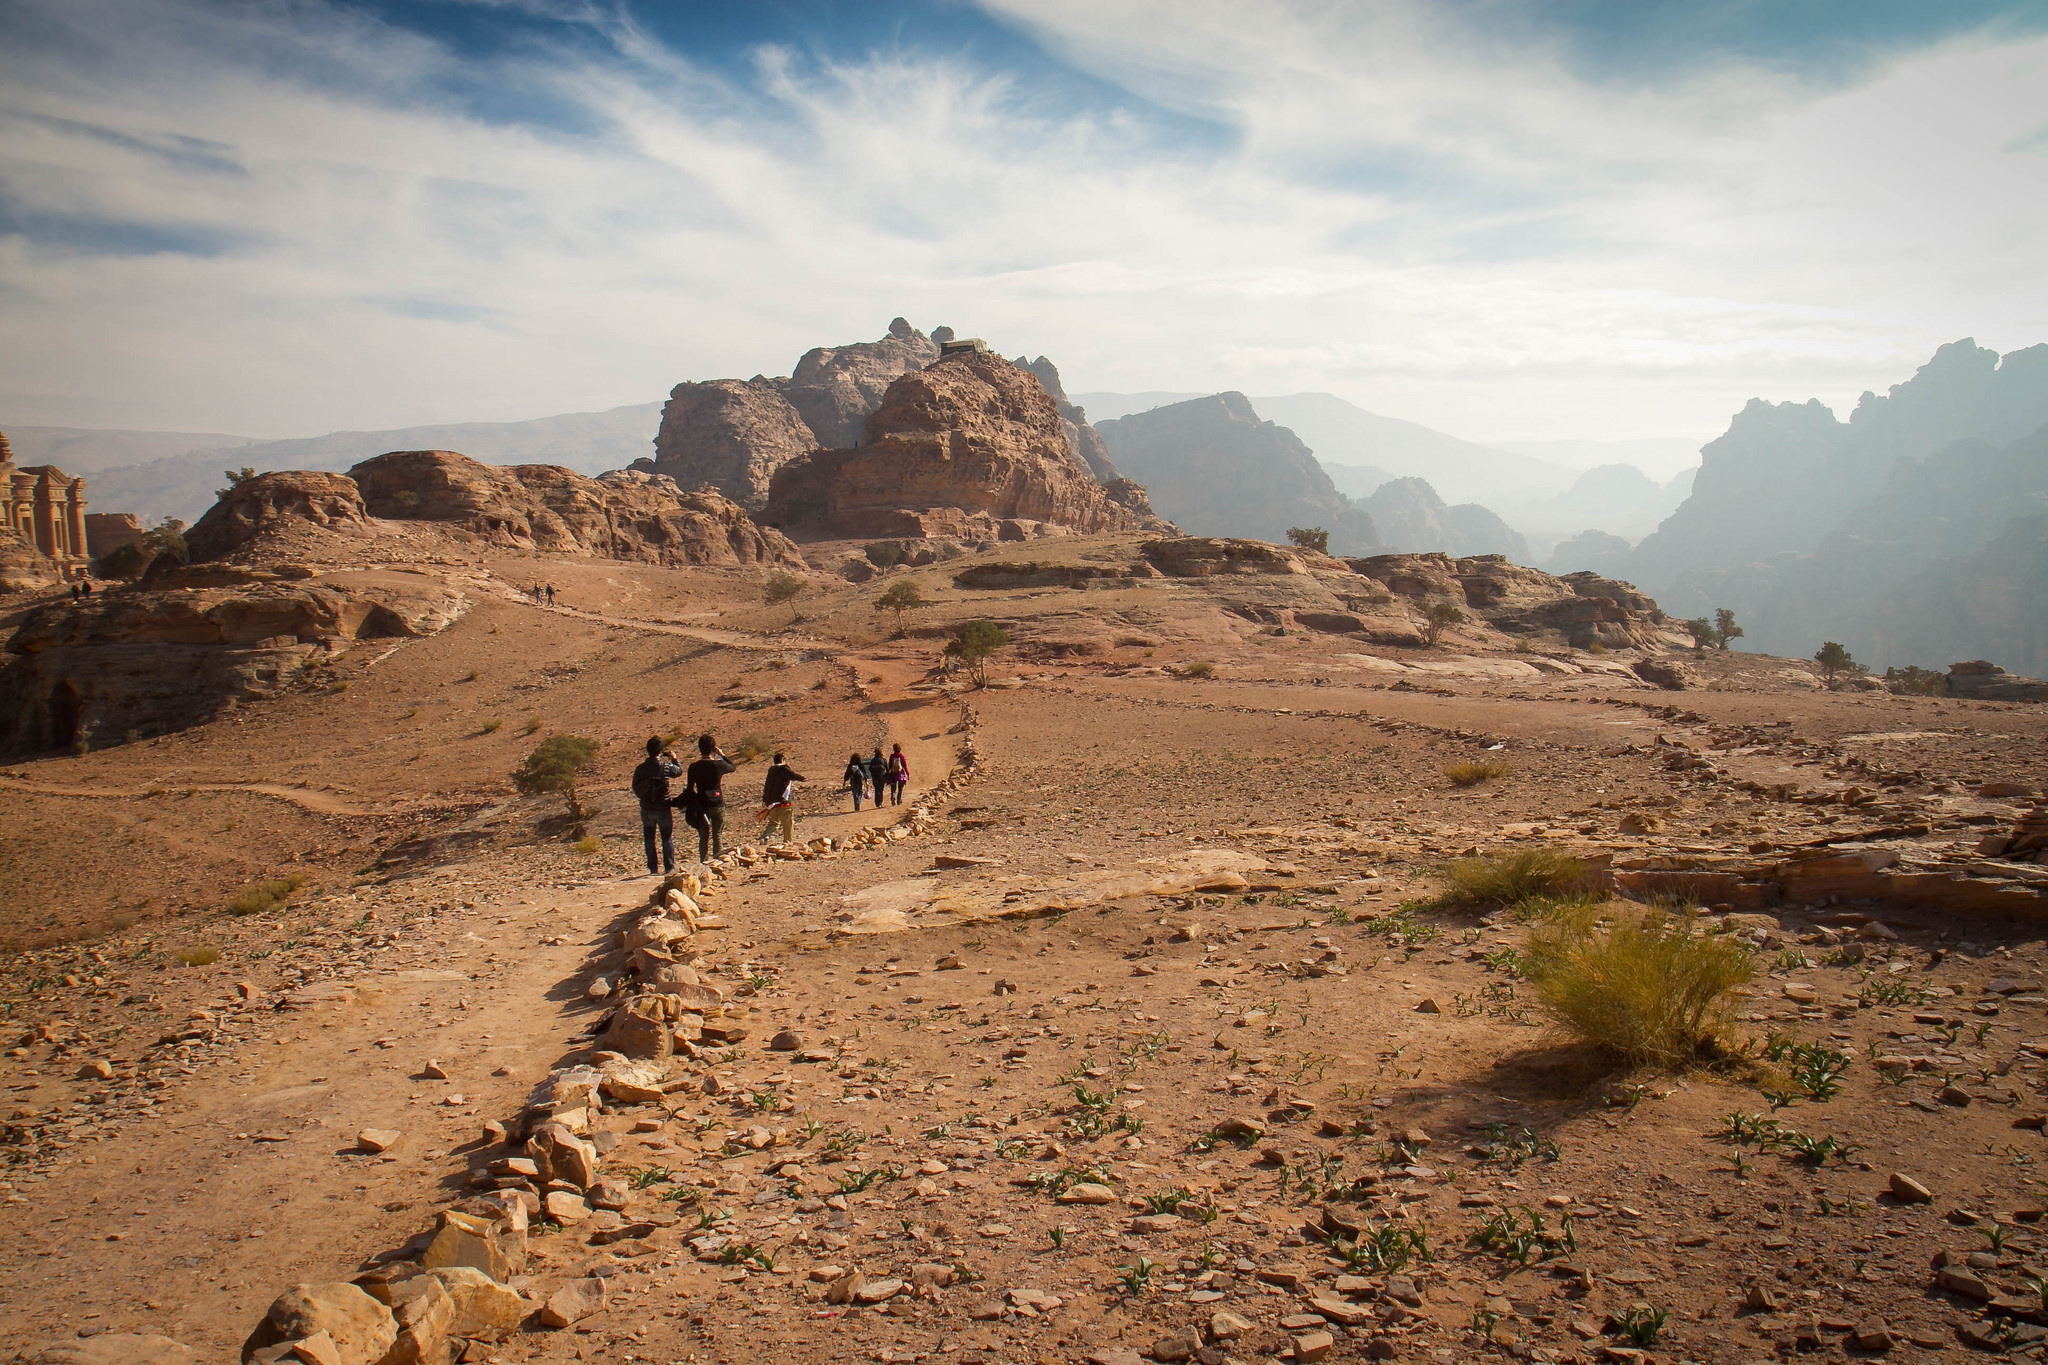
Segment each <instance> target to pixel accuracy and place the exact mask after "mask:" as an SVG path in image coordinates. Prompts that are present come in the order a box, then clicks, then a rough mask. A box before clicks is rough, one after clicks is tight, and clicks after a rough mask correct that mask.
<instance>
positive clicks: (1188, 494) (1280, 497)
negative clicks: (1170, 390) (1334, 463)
mask: <svg viewBox="0 0 2048 1365" xmlns="http://www.w3.org/2000/svg"><path fill="white" fill-rule="evenodd" d="M1100 430H1101V432H1102V439H1103V441H1104V442H1105V443H1106V444H1107V446H1108V449H1109V452H1110V454H1111V455H1112V456H1113V457H1114V458H1115V459H1116V461H1117V463H1118V465H1119V466H1120V467H1121V468H1122V469H1123V470H1124V471H1126V472H1127V473H1128V474H1129V475H1130V476H1131V477H1132V478H1134V479H1136V480H1137V481H1138V482H1140V483H1142V484H1143V485H1144V486H1145V488H1146V489H1147V491H1148V492H1149V493H1150V495H1151V498H1152V503H1153V505H1154V506H1155V507H1157V508H1158V510H1159V514H1160V515H1161V516H1164V517H1167V518H1169V519H1171V520H1172V521H1173V522H1174V523H1175V524H1176V525H1178V526H1180V527H1182V528H1183V529H1185V530H1186V531H1188V532H1189V533H1190V534H1194V535H1207V536H1252V537H1256V538H1258V539H1260V540H1269V541H1276V542H1284V541H1285V540H1286V539H1287V531H1288V529H1289V528H1290V527H1295V526H1301V527H1317V526H1320V527H1322V528H1323V529H1324V530H1326V531H1328V532H1329V533H1330V547H1331V548H1332V549H1333V550H1335V551H1337V552H1338V553H1340V554H1356V553H1359V552H1361V551H1369V550H1376V549H1379V548H1380V546H1381V542H1380V537H1379V534H1378V533H1377V531H1376V530H1375V529H1374V525H1373V520H1372V518H1371V517H1370V516H1368V515H1366V514H1365V513H1363V512H1361V511H1359V510H1358V508H1357V507H1355V506H1354V505H1353V504H1352V502H1351V500H1350V499H1348V498H1346V497H1345V496H1344V495H1343V494H1342V493H1339V492H1338V491H1337V488H1336V485H1334V484H1332V483H1331V482H1330V476H1329V475H1327V474H1325V473H1324V472H1323V468H1322V466H1321V465H1319V464H1317V463H1316V460H1315V456H1314V455H1313V454H1312V453H1310V451H1309V448H1308V447H1307V446H1305V445H1303V444H1302V443H1301V441H1300V440H1299V439H1297V438H1296V437H1295V435H1294V433H1293V432H1291V431H1289V430H1288V429H1287V428H1285V427H1281V426H1275V425H1274V424H1273V423H1271V422H1266V421H1262V420H1260V418H1259V415H1258V413H1256V412H1255V411H1253V410H1252V405H1251V403H1250V401H1249V400H1248V399H1246V398H1245V396H1244V395H1243V394H1241V393H1219V394H1212V395H1210V396H1209V397H1206V398H1194V399H1190V400H1188V401H1187V402H1184V403H1173V404H1170V405H1168V406H1166V407H1162V408H1154V409H1152V410H1151V411H1149V412H1140V413H1134V414H1132V415H1131V416H1129V417H1119V418H1117V419H1116V420H1114V421H1110V422H1104V423H1103V424H1102V426H1101V428H1100Z"/></svg>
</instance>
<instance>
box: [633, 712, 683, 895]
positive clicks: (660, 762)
mask: <svg viewBox="0 0 2048 1365" xmlns="http://www.w3.org/2000/svg"><path fill="white" fill-rule="evenodd" d="M682 775H683V764H682V760H680V759H678V758H677V757H676V756H675V754H674V752H673V751H671V750H670V749H669V748H668V747H667V746H666V745H664V744H663V743H662V742H661V740H660V739H659V738H658V737H657V738H655V739H650V740H648V741H647V758H646V760H645V761H644V762H642V763H641V764H640V766H639V767H637V768H635V769H633V795H634V796H636V797H638V798H639V799H640V836H641V840H642V842H643V843H645V844H646V845H647V875H648V876H650V877H652V876H654V875H655V874H656V873H657V872H673V871H675V870H676V845H675V840H674V838H672V837H671V836H672V835H673V834H674V832H675V815H674V814H673V813H672V812H671V810H670V806H669V799H668V781H669V779H670V778H672V777H681V776H682ZM657 831H659V832H660V834H661V865H660V866H659V867H657V866H656V865H655V862H654V836H655V833H656V832H657Z"/></svg>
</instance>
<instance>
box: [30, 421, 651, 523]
mask: <svg viewBox="0 0 2048 1365" xmlns="http://www.w3.org/2000/svg"><path fill="white" fill-rule="evenodd" d="M660 424H661V404H660V403H636V404H633V405H631V406H628V407H623V408H612V409H611V410H610V411H608V412H572V413H564V414H562V415H561V416H558V417H539V418H535V419H533V420H531V421H526V422H458V423H451V424H446V425H440V426H424V427H399V428H397V429H395V430H391V431H336V432H330V433H329V434H328V435H325V436H312V437H306V438H303V439H298V440H288V441H252V440H250V439H249V438H247V437H243V436H224V435H220V434H217V433H197V432H174V431H91V430H83V429H78V428H71V427H0V430H4V431H5V432H6V433H7V439H8V441H9V443H10V444H12V445H13V446H14V455H15V462H16V463H17V464H22V465H30V464H54V465H58V466H60V467H61V468H62V469H63V470H64V471H65V472H66V473H68V474H83V475H87V476H88V478H87V481H86V497H87V499H88V501H89V503H90V505H91V507H92V509H93V510H94V511H96V512H134V513H136V514H137V515H138V516H140V517H142V518H143V519H144V520H145V521H148V522H155V521H159V520H161V519H162V518H164V517H177V518H178V519H179V520H181V521H185V522H193V521H197V520H198V519H199V517H200V514H201V513H203V512H205V511H206V509H207V508H209V507H211V506H212V505H213V499H214V490H215V489H217V488H219V487H220V484H221V472H222V471H223V470H225V469H229V468H235V469H239V468H241V467H242V466H243V465H247V466H249V467H250V468H252V469H254V470H256V471H257V472H258V473H267V472H268V471H270V470H273V469H319V470H330V471H337V472H338V471H340V470H344V469H347V468H348V467H349V466H351V465H353V464H356V463H357V462H358V461H361V460H367V459H369V458H370V457H371V456H373V455H382V454H384V453H386V452H387V451H393V450H456V451H460V452H461V453H463V454H465V455H468V456H470V457H472V458H473V459H477V460H481V461H483V462H484V463H485V464H558V465H563V466H565V467H567V468H569V469H573V470H575V471H576V472H577V473H579V474H601V473H603V472H604V471H605V470H607V469H624V468H625V467H626V466H627V465H629V464H631V463H632V462H633V461H634V460H636V459H639V458H640V457H642V456H644V455H646V454H648V453H649V452H650V451H651V450H652V449H653V441H654V431H655V428H656V427H658V426H659V425H660Z"/></svg>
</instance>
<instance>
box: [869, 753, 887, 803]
mask: <svg viewBox="0 0 2048 1365" xmlns="http://www.w3.org/2000/svg"><path fill="white" fill-rule="evenodd" d="M888 781H889V760H888V759H886V758H883V757H882V746H881V745H879V744H877V745H876V746H875V751H874V753H872V754H870V755H869V756H868V786H869V787H871V788H872V789H873V790H874V793H875V804H876V805H878V806H879V805H881V804H882V788H883V787H884V786H886V785H887V784H888Z"/></svg>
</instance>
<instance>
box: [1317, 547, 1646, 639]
mask: <svg viewBox="0 0 2048 1365" xmlns="http://www.w3.org/2000/svg"><path fill="white" fill-rule="evenodd" d="M1345 562H1346V563H1348V564H1349V565H1350V566H1351V568H1352V569H1353V570H1354V571H1355V572H1357V573H1359V574H1361V575H1363V576H1365V577H1367V578H1370V579H1372V580H1373V581H1374V582H1375V583H1379V584H1383V585H1384V586H1385V588H1386V591H1387V592H1388V593H1390V594H1392V595H1393V596H1396V597H1404V598H1408V599H1410V600H1412V601H1418V602H1422V601H1430V600H1437V599H1441V600H1443V601H1447V602H1449V603H1450V604H1451V605H1452V606H1455V607H1458V608H1460V609H1464V610H1469V611H1471V612H1472V613H1473V614H1474V615H1475V616H1478V617H1479V618H1480V619H1482V620H1484V621H1485V622H1486V623H1487V624H1489V625H1491V626H1493V627H1494V628H1495V629H1497V630H1502V631H1506V632H1508V633H1509V634H1515V635H1529V634H1536V633H1540V632H1545V631H1555V632H1557V633H1558V634H1560V635H1562V636H1563V637H1564V638H1565V640H1566V641H1567V642H1568V643H1570V644H1572V645H1574V646H1576V647H1578V648H1580V649H1585V648H1587V647H1589V646H1591V645H1592V644H1594V643H1596V642H1597V643H1598V644H1600V645H1601V646H1602V647H1603V648H1609V649H1616V648H1624V647H1634V648H1657V647H1660V646H1661V645H1662V644H1663V643H1664V641H1663V629H1662V625H1661V621H1660V617H1659V613H1658V611H1657V604H1656V603H1655V602H1653V601H1651V600H1650V599H1649V598H1648V597H1646V596H1644V595H1643V594H1642V593H1640V592H1638V591H1636V589H1635V588H1634V586H1632V585H1631V584H1628V583H1623V582H1621V581H1619V580H1618V579H1612V578H1602V577H1601V576H1600V575H1598V574H1594V573H1574V574H1566V575H1565V576H1564V577H1562V578H1559V577H1555V576H1553V575H1551V574H1547V573H1544V572H1543V571H1542V570H1540V569H1530V568H1525V567H1523V566H1521V565H1519V564H1511V563H1509V562H1508V560H1507V558H1506V556H1504V555H1470V556H1467V557H1465V558H1463V559H1453V558H1452V557H1451V556H1449V555H1445V554H1404V555H1374V556H1372V557H1371V558H1367V559H1352V560H1347V561H1345Z"/></svg>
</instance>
